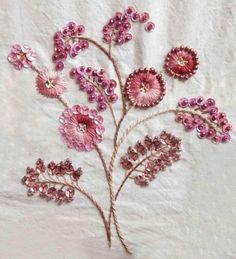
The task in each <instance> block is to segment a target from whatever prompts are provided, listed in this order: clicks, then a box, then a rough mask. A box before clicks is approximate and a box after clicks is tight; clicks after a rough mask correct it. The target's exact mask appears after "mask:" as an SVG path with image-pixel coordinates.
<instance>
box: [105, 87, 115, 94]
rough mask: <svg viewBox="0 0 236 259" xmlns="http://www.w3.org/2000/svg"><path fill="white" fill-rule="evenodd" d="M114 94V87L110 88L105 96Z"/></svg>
mask: <svg viewBox="0 0 236 259" xmlns="http://www.w3.org/2000/svg"><path fill="white" fill-rule="evenodd" d="M113 93H114V88H113V87H111V86H110V87H108V88H107V89H106V90H105V94H106V95H111V94H113Z"/></svg>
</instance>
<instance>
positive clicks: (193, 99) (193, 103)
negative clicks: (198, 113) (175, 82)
mask: <svg viewBox="0 0 236 259" xmlns="http://www.w3.org/2000/svg"><path fill="white" fill-rule="evenodd" d="M189 105H190V106H191V107H194V106H196V105H197V99H196V98H190V100H189Z"/></svg>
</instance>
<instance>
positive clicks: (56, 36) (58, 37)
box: [53, 31, 62, 40]
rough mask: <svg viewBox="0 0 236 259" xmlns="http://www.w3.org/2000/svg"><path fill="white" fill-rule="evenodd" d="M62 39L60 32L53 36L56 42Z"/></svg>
mask: <svg viewBox="0 0 236 259" xmlns="http://www.w3.org/2000/svg"><path fill="white" fill-rule="evenodd" d="M61 38H62V33H61V32H60V31H57V32H56V33H55V34H54V36H53V39H54V40H59V39H61Z"/></svg>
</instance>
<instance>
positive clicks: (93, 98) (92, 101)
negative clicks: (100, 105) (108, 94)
mask: <svg viewBox="0 0 236 259" xmlns="http://www.w3.org/2000/svg"><path fill="white" fill-rule="evenodd" d="M88 100H89V102H91V103H94V102H96V101H97V95H96V94H95V93H91V94H90V95H89V98H88Z"/></svg>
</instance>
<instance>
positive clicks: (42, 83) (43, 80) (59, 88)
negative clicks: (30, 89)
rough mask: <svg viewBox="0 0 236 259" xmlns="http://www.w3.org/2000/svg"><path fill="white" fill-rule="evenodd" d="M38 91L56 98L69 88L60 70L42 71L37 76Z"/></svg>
mask: <svg viewBox="0 0 236 259" xmlns="http://www.w3.org/2000/svg"><path fill="white" fill-rule="evenodd" d="M36 88H37V90H38V92H39V93H40V94H42V95H44V96H46V97H50V98H56V97H58V96H59V95H61V94H62V93H63V92H64V91H65V90H66V88H67V82H66V80H65V78H64V77H63V76H62V75H61V74H60V73H58V72H54V71H50V70H45V71H41V72H40V73H39V74H38V76H37V78H36Z"/></svg>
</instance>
